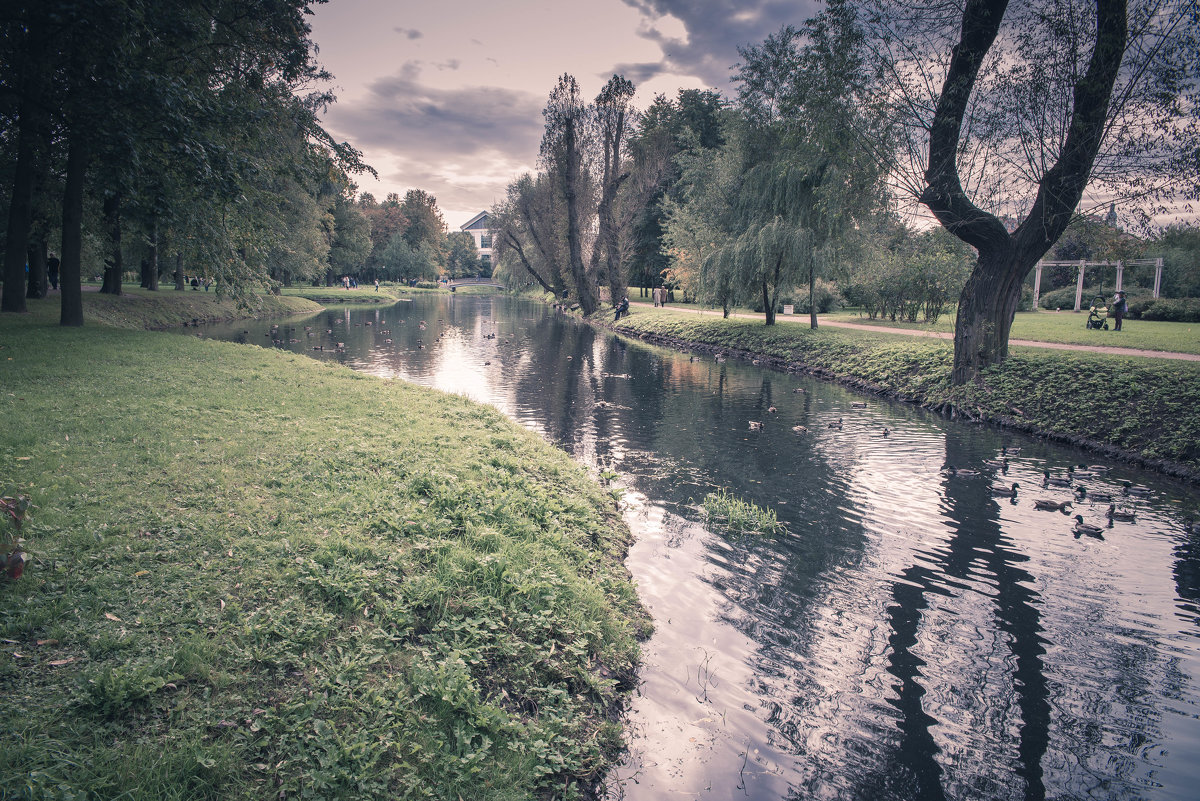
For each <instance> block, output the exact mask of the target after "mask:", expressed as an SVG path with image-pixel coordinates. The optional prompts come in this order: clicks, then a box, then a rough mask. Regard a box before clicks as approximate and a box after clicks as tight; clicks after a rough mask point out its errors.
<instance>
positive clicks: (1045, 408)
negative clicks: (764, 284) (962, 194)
mask: <svg viewBox="0 0 1200 801" xmlns="http://www.w3.org/2000/svg"><path fill="white" fill-rule="evenodd" d="M597 320H598V321H600V322H601V323H602V324H604V325H610V321H609V320H608V318H605V317H603V316H599V315H598V316H597ZM612 327H613V328H614V329H615V330H617V331H619V332H621V333H624V334H628V335H630V336H635V337H639V338H641V339H646V340H648V341H652V342H656V343H659V344H664V345H668V346H673V347H678V348H684V349H696V348H699V349H702V350H706V351H710V352H712V351H725V352H729V353H732V354H738V355H742V356H745V357H747V358H749V357H759V358H762V359H764V360H767V361H769V362H770V363H772V364H774V365H775V366H778V367H782V368H785V369H792V370H797V371H802V372H806V373H811V374H814V375H819V376H822V377H825V378H829V379H833V380H836V381H839V382H841V383H845V384H848V385H851V386H854V387H857V388H859V389H862V390H865V391H868V392H873V393H877V394H880V395H886V396H890V397H895V398H899V399H902V400H905V401H909V402H912V403H918V404H921V405H924V406H927V407H930V408H933V409H937V410H941V411H947V412H951V413H954V414H961V415H966V416H968V417H970V418H973V419H978V420H983V421H989V422H996V423H1000V424H1002V425H1006V426H1011V427H1014V428H1018V429H1020V430H1023V431H1027V432H1030V433H1034V434H1039V435H1043V436H1048V437H1052V438H1054V439H1058V440H1062V441H1066V442H1071V443H1073V444H1076V445H1081V446H1084V447H1089V448H1094V449H1097V450H1100V451H1103V452H1105V453H1107V454H1108V455H1110V456H1112V457H1118V458H1125V459H1130V460H1133V461H1137V462H1141V463H1144V464H1146V465H1149V466H1152V467H1155V468H1157V469H1161V470H1164V471H1166V472H1169V473H1172V474H1175V475H1183V476H1190V477H1191V478H1193V479H1195V478H1197V477H1200V365H1197V364H1195V363H1192V362H1174V361H1172V362H1165V361H1163V360H1158V359H1137V358H1121V357H1115V356H1107V355H1100V354H1090V353H1071V352H1063V351H1044V350H1041V349H1037V348H1016V347H1015V348H1012V349H1011V351H1010V357H1009V359H1008V360H1007V361H1006V362H1005V363H1004V364H1003V365H1001V366H999V367H995V368H991V369H989V370H987V371H986V372H985V373H984V375H983V377H982V381H981V382H980V383H979V384H977V385H972V386H970V387H963V388H959V389H957V390H956V389H954V388H952V387H951V386H950V368H951V366H952V363H953V358H954V349H953V344H952V343H951V342H949V341H945V340H933V339H917V338H913V337H909V336H905V335H896V334H893V335H888V334H882V333H880V334H876V333H873V332H862V331H848V330H845V329H837V328H819V329H818V330H816V331H812V330H811V329H809V328H807V327H801V326H799V325H775V326H770V327H768V326H764V325H763V324H762V323H761V322H754V321H750V320H741V319H730V320H724V319H721V318H720V317H709V316H700V315H697V314H695V313H694V312H691V313H689V312H686V311H675V310H672V309H669V308H668V309H665V310H661V309H653V308H651V309H646V308H645V307H640V306H639V307H635V311H634V313H633V314H632V315H631V316H629V317H626V318H623V319H622V320H621V322H620V323H618V324H616V325H615V326H612Z"/></svg>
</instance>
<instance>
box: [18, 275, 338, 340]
mask: <svg viewBox="0 0 1200 801" xmlns="http://www.w3.org/2000/svg"><path fill="white" fill-rule="evenodd" d="M25 303H26V306H27V307H28V309H29V311H28V313H27V314H24V315H2V316H0V317H2V318H3V319H4V322H3V325H4V328H3V329H0V330H12V329H13V328H14V327H18V326H22V325H55V324H57V323H58V321H59V319H60V317H61V314H62V300H61V296H60V295H59V294H58V293H57V292H56V293H53V294H51V295H50V296H49V297H46V298H42V299H41V300H26V301H25ZM320 310H321V307H320V305H318V304H316V303H314V302H312V301H310V300H306V299H304V298H301V297H289V296H276V295H251V296H249V297H247V298H245V299H244V302H243V303H242V304H241V305H239V304H238V302H237V301H235V300H234V299H233V298H230V297H227V296H222V295H218V294H217V293H216V292H204V291H202V290H201V291H196V290H192V289H190V288H189V289H184V290H176V289H175V288H173V287H172V288H168V289H159V290H158V291H156V292H151V291H150V290H147V289H141V288H140V287H126V288H124V289H123V290H122V292H121V294H120V295H102V294H100V293H99V292H97V291H95V287H93V286H85V287H84V292H83V319H84V325H86V326H92V325H99V326H108V327H112V328H126V329H137V330H144V329H157V328H170V327H172V326H177V325H185V324H190V323H192V322H193V321H196V322H225V321H228V320H241V319H245V318H247V317H283V316H287V315H293V314H307V313H312V312H317V311H320ZM10 318H14V319H10Z"/></svg>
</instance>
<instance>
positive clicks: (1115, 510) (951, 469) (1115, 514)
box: [945, 448, 1150, 539]
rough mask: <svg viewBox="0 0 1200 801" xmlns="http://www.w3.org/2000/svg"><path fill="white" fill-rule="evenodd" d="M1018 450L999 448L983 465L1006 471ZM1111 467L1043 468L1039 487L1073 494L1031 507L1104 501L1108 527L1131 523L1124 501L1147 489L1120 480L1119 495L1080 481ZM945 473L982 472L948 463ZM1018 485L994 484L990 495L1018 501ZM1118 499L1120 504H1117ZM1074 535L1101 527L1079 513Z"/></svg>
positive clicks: (1097, 532)
mask: <svg viewBox="0 0 1200 801" xmlns="http://www.w3.org/2000/svg"><path fill="white" fill-rule="evenodd" d="M1018 452H1020V448H1002V449H1001V457H1002V458H1001V459H999V460H988V459H985V460H984V462H983V463H984V464H985V465H987V466H988V467H993V468H998V469H1000V470H1001V471H1003V472H1007V471H1008V460H1007V458H1005V457H1007V456H1008V455H1009V454H1015V453H1018ZM1111 469H1112V468H1111V467H1109V466H1108V465H1103V464H1093V465H1079V466H1078V467H1075V466H1073V465H1072V466H1069V467H1067V470H1066V474H1065V475H1053V474H1051V472H1050V471H1049V470H1048V469H1047V470H1043V471H1042V487H1043V488H1044V489H1051V488H1054V489H1067V490H1070V491H1071V493H1072V495H1073V497H1072V498H1069V499H1066V500H1057V499H1053V498H1036V499H1034V501H1033V508H1034V509H1038V510H1040V511H1043V512H1061V513H1063V514H1069V513H1070V512H1069V510H1072V509H1074V507H1075V504H1077V503H1082V502H1084V501H1088V502H1094V503H1107V504H1108V509H1107V510H1106V511H1105V513H1104V516H1105V517H1107V518H1108V524H1109V526H1111V525H1112V524H1113V523H1114V522H1126V523H1132V522H1134V521H1136V520H1137V512H1136V511H1135V510H1134V509H1132V508H1130V507H1129V506H1128V505H1127V503H1128V502H1131V501H1133V500H1134V499H1137V498H1145V497H1147V496H1149V495H1150V490H1148V489H1146V488H1145V487H1137V486H1134V485H1133V484H1131V483H1130V482H1128V481H1125V482H1122V483H1123V486H1124V489H1123V490H1122V491H1121V492H1120V493H1119V494H1114V493H1111V492H1097V491H1093V490H1089V489H1088V488H1087V486H1086V485H1084V484H1082V483H1080V479H1085V478H1093V477H1097V476H1100V475H1103V474H1105V473H1107V472H1108V471H1109V470H1111ZM945 472H947V473H949V474H950V475H952V476H963V477H971V476H980V475H983V471H981V470H975V469H972V468H962V467H955V466H954V465H947V466H946V469H945ZM1020 486H1021V485H1020V484H1019V483H1016V482H1014V483H1013V484H1011V485H1010V486H1007V487H993V488H992V495H993V496H995V497H998V498H1012V500H1013V503H1016V502H1017V490H1018V488H1019V487H1020ZM1118 502H1121V503H1122V505H1120V506H1118V505H1117V504H1118ZM1074 517H1075V527H1074V531H1075V536H1076V538H1078V537H1081V536H1088V537H1095V538H1096V539H1104V534H1103V532H1104V529H1103V528H1102V527H1100V526H1097V525H1094V524H1092V523H1088V522H1087V521H1085V520H1084V519H1083V515H1082V514H1076V515H1075V516H1074Z"/></svg>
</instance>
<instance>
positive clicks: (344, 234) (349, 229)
mask: <svg viewBox="0 0 1200 801" xmlns="http://www.w3.org/2000/svg"><path fill="white" fill-rule="evenodd" d="M327 236H328V241H329V273H328V274H327V275H326V282H327V283H332V278H333V277H334V276H338V275H348V274H350V273H358V272H359V271H360V270H361V269H362V268H363V266H364V265H365V264H366V262H367V257H368V256H370V255H371V223H370V221H369V220H368V219H367V216H366V215H365V214H363V212H362V209H361V208H360V207H359V206H358V205H356V204H355V203H353V202H351V201H350V200H348V199H347V198H346V196H345V195H344V194H341V193H339V194H338V196H337V199H336V200H335V201H334V204H333V209H332V212H331V214H330V225H329V227H328V229H327Z"/></svg>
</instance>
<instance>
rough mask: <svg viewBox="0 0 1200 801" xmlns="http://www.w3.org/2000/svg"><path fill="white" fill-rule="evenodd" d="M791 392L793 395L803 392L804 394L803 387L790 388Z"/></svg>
mask: <svg viewBox="0 0 1200 801" xmlns="http://www.w3.org/2000/svg"><path fill="white" fill-rule="evenodd" d="M792 394H794V395H803V394H804V387H796V388H795V389H793V390H792Z"/></svg>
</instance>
